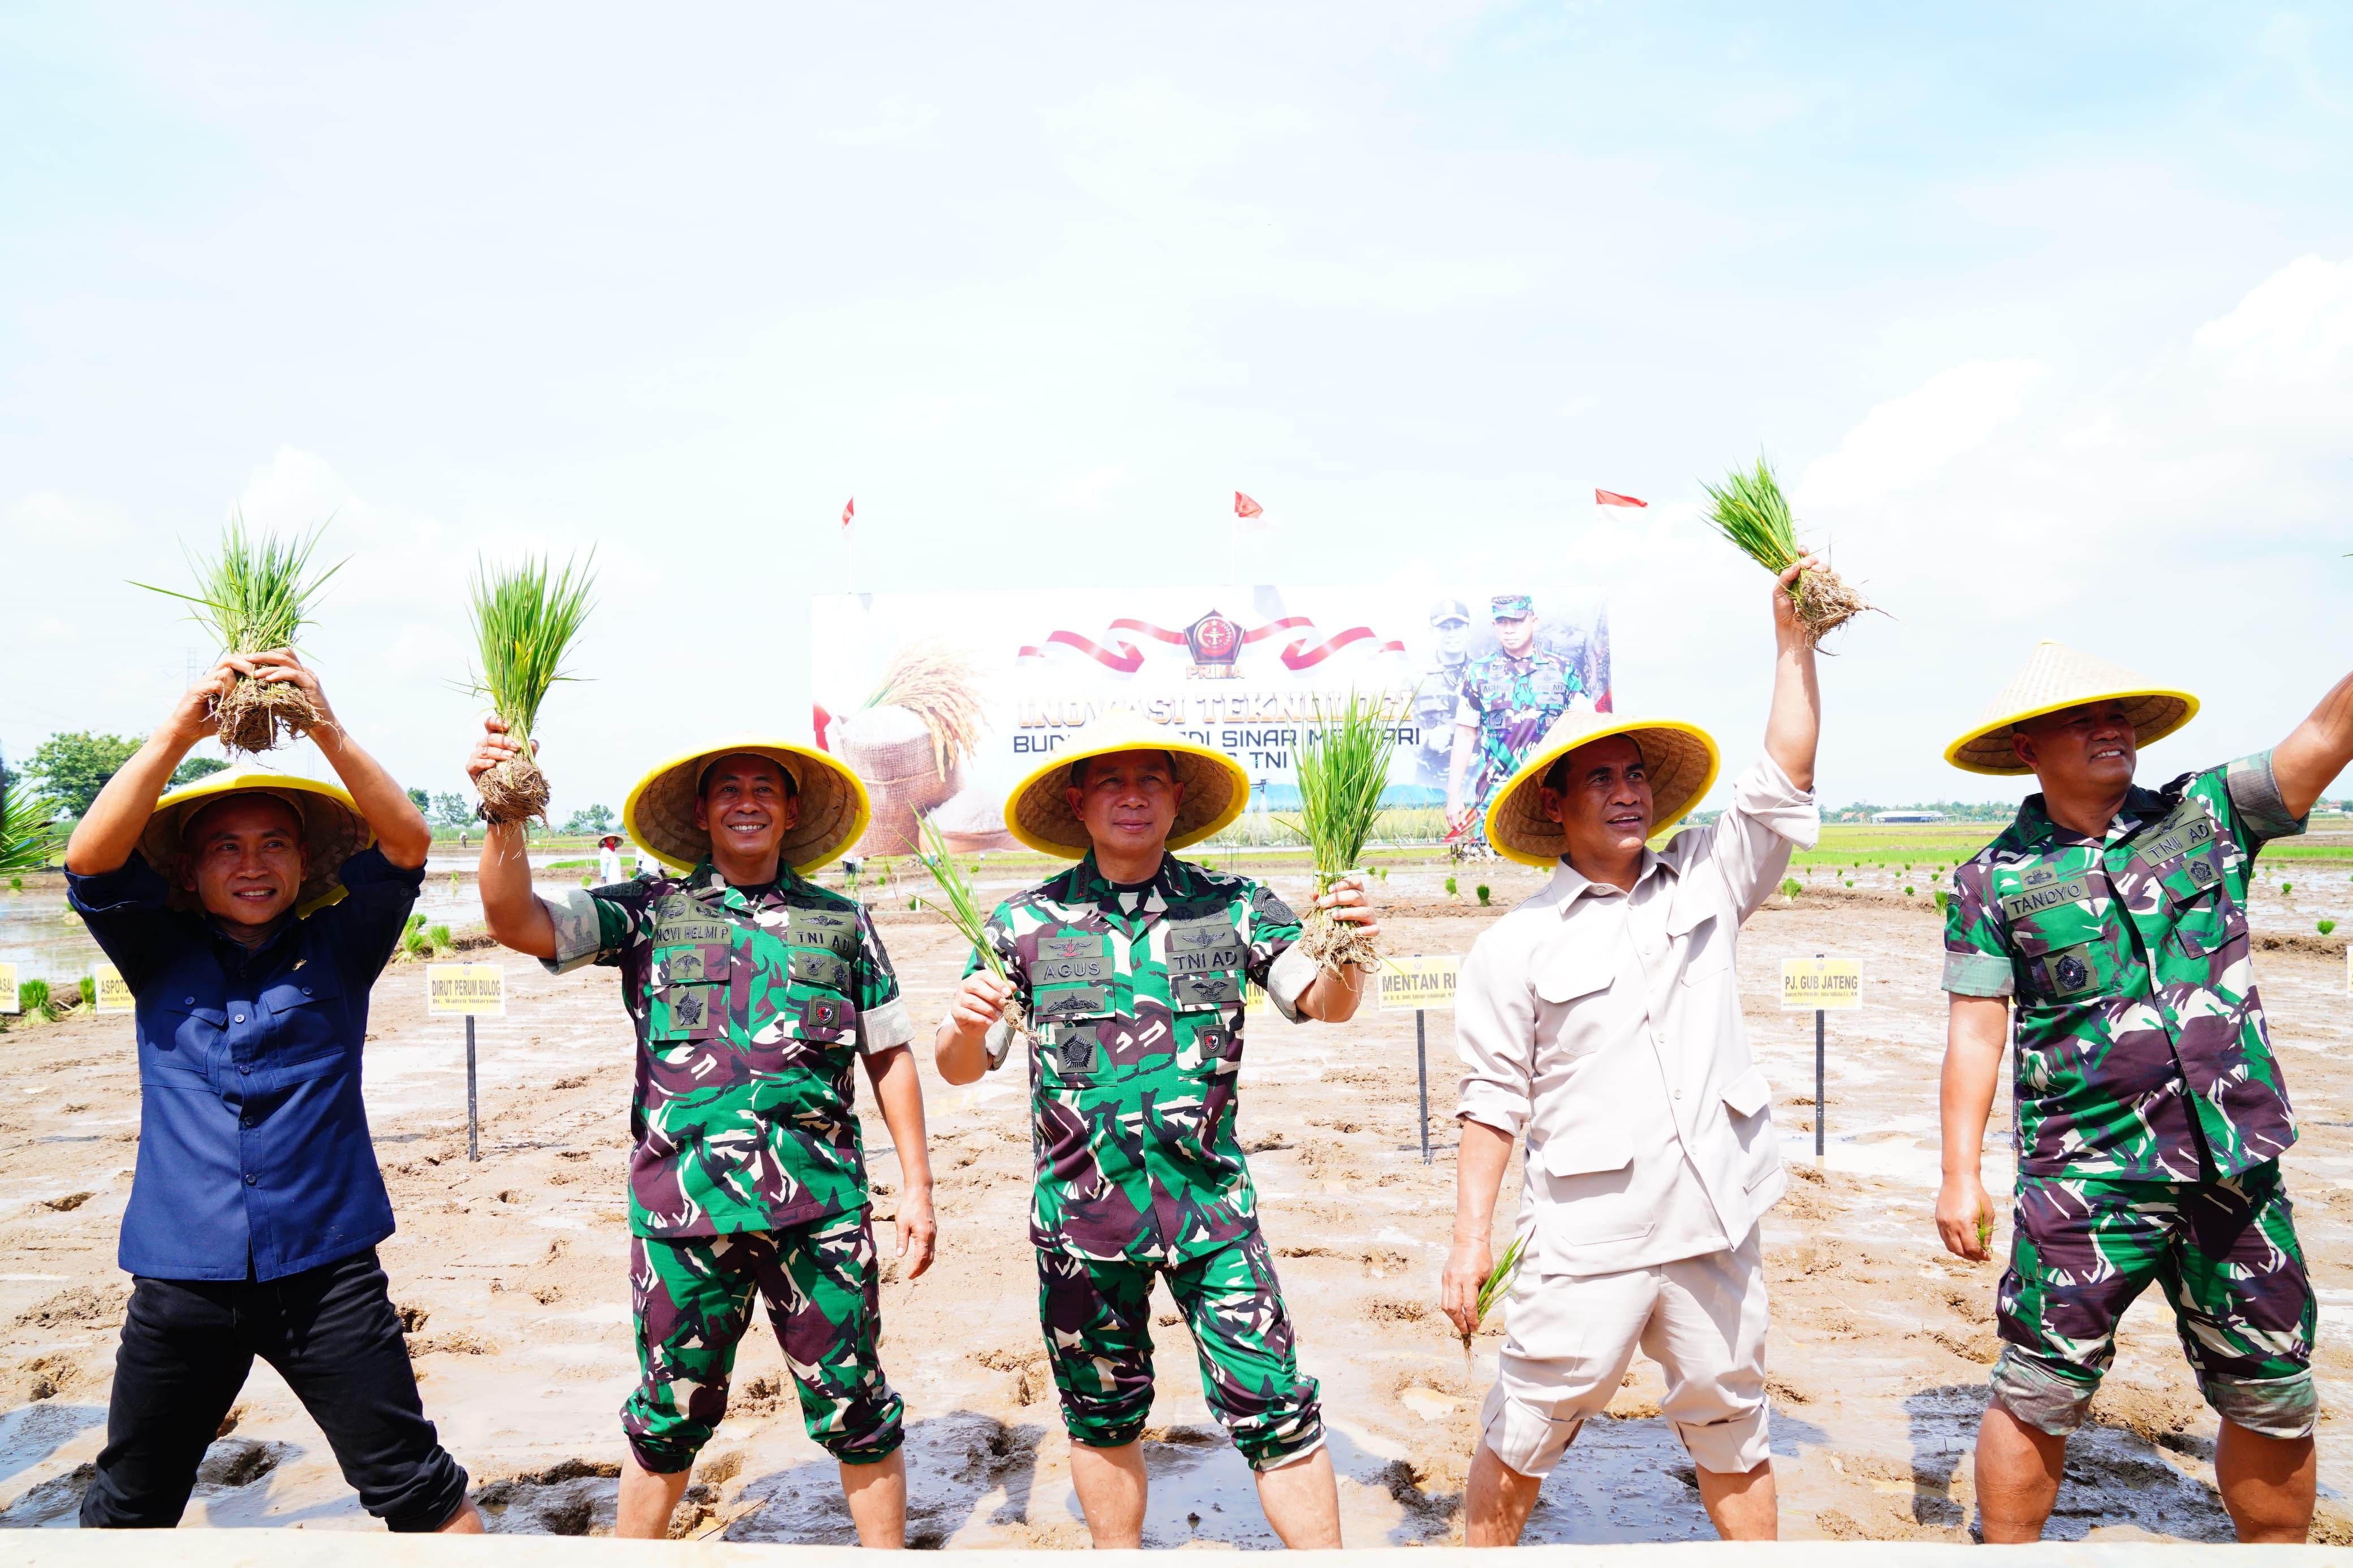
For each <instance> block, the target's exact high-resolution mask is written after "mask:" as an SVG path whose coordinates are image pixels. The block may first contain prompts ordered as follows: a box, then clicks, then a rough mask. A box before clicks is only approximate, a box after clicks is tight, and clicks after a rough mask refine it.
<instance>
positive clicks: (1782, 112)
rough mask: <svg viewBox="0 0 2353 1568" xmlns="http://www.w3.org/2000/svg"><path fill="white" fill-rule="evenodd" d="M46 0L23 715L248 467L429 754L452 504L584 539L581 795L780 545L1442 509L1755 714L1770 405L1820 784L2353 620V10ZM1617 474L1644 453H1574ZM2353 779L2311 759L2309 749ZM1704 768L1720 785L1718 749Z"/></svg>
mask: <svg viewBox="0 0 2353 1568" xmlns="http://www.w3.org/2000/svg"><path fill="white" fill-rule="evenodd" d="M1784 9H1788V10H1790V11H1792V12H1794V13H1796V14H1792V15H1788V16H1766V15H1761V14H1759V13H1758V12H1757V9H1756V8H1754V7H1748V6H1737V5H1678V6H1674V7H1661V6H1650V5H1577V4H1572V5H1558V4H1553V5H1478V4H1429V5H1402V4H1384V3H1381V0H1350V3H1348V4H1340V5H1264V4H1255V5H1217V4H1198V5H1188V6H1184V7H1129V6H1122V7H1113V6H1102V5H994V6H987V7H976V6H961V5H958V6H951V5H899V6H892V7H887V8H886V7H842V6H827V7H818V6H809V5H756V6H754V5H697V6H693V7H674V8H653V7H643V6H627V7H625V6H617V5H506V6H501V5H446V6H435V5H413V6H404V7H398V8H361V7H329V6H317V5H285V6H278V7H240V6H235V5H217V6H207V7H202V8H198V9H195V10H190V9H186V8H179V7H164V6H135V5H106V4H78V5H38V4H25V5H11V6H9V7H7V8H6V9H5V11H0V150H4V152H0V561H5V585H4V586H0V750H5V754H6V755H7V756H8V757H9V758H10V759H11V760H16V759H21V758H22V757H24V756H25V755H26V753H27V752H29V751H30V750H31V748H32V747H33V746H34V745H35V744H37V742H39V741H40V740H41V739H42V738H43V737H45V736H47V734H49V733H51V732H52V731H59V730H79V729H93V730H100V731H115V732H121V733H127V734H141V733H144V732H145V731H147V730H149V729H151V728H153V725H154V724H155V723H156V722H157V721H159V720H160V719H161V717H162V716H163V714H164V711H165V710H166V708H167V707H168V705H169V701H170V699H171V697H172V695H173V694H174V692H175V691H177V690H178V689H180V688H181V687H182V686H183V685H185V679H186V676H187V673H188V668H189V665H190V662H191V660H195V659H201V658H205V657H206V656H207V655H208V654H209V653H210V651H211V650H210V649H209V648H208V647H205V646H204V637H203V634H202V633H201V632H200V631H199V630H198V629H197V628H196V627H195V626H191V625H189V624H188V623H187V622H185V620H182V619H179V618H177V609H176V608H175V607H174V605H173V604H172V602H171V601H169V600H165V599H162V598H158V597H157V596H155V595H152V594H148V593H145V592H143V591H142V590H141V589H139V588H137V587H134V586H132V585H131V581H130V580H132V579H134V578H135V579H141V580H143V581H147V582H156V581H162V582H164V583H166V584H178V583H180V582H181V581H182V580H183V578H184V576H185V570H186V568H185V565H184V564H183V563H182V552H183V549H184V548H185V547H194V548H199V549H202V548H208V547H209V546H210V544H211V543H212V542H213V541H214V540H215V539H216V533H217V530H218V527H219V525H220V523H221V522H222V521H223V520H224V519H225V518H227V516H228V515H229V514H230V513H231V512H232V511H233V510H241V511H242V513H243V515H244V516H245V517H246V518H247V519H248V521H250V522H253V523H255V524H258V525H262V526H266V527H269V528H274V529H280V530H295V529H303V528H309V527H311V526H315V525H316V524H318V523H320V522H321V521H325V520H328V519H330V518H332V522H331V523H329V526H328V531H327V535H326V539H327V542H326V544H325V545H324V546H322V555H324V556H326V557H329V558H341V557H344V556H348V557H349V564H347V565H346V566H345V567H344V568H343V571H342V572H341V574H339V575H338V577H337V578H336V579H335V581H334V584H333V586H332V592H331V593H330V595H329V596H328V598H327V599H326V601H325V603H324V605H322V610H321V615H320V624H319V626H317V627H316V628H315V630H314V631H313V632H311V634H310V635H309V636H308V637H307V638H306V642H305V647H306V648H307V649H308V651H309V653H310V656H311V658H312V660H313V662H315V663H316V665H317V666H318V667H319V668H320V670H321V673H322V679H323V680H324V682H325V684H326V687H327V689H328V691H329V694H330V696H331V697H332V700H333V701H334V703H335V706H336V708H337V710H338V711H339V713H340V715H341V716H342V718H343V721H344V722H345V723H346V724H347V725H348V726H349V728H350V729H351V730H352V731H353V734H354V735H356V736H357V737H358V738H359V739H360V740H361V741H362V742H364V744H365V745H367V746H368V747H369V748H370V749H371V750H372V751H374V752H375V753H376V754H377V755H378V756H380V757H381V758H382V759H383V760H384V761H385V763H387V764H388V765H389V766H390V767H391V768H392V770H393V771H394V773H396V775H397V776H399V777H400V778H401V779H402V780H403V782H404V783H407V784H415V785H417V786H420V787H424V788H427V789H429V790H432V791H435V792H440V791H445V790H457V789H459V788H460V787H461V786H462V779H463V775H462V772H461V766H462V762H463V758H464V756H465V753H466V752H467V750H468V749H469V746H470V738H471V736H472V735H473V734H474V733H476V732H477V712H478V710H477V708H476V706H475V704H474V701H473V700H472V699H470V697H468V696H467V695H466V694H465V692H464V691H463V690H462V689H460V687H461V682H462V678H463V677H464V675H465V672H466V667H467V657H466V630H465V582H466V577H467V574H468V573H469V571H470V568H471V566H472V564H473V563H474V561H475V560H476V558H477V556H478V554H480V553H482V552H488V553H490V554H491V555H493V556H512V555H513V554H516V553H519V552H523V551H526V550H547V551H554V552H557V553H559V554H561V553H564V552H574V551H586V549H588V548H589V547H591V546H594V547H595V549H596V564H597V567H598V570H599V573H600V585H601V595H600V604H599V606H598V608H597V611H596V615H595V616H594V618H593V620H592V622H591V625H590V627H589V630H588V632H587V635H586V639H585V642H584V644H583V646H582V647H581V648H580V650H579V654H578V657H577V661H576V664H577V668H578V669H579V671H580V673H581V674H582V675H583V676H584V677H586V678H587V679H588V680H589V681H590V682H593V684H583V685H580V686H577V687H569V688H564V689H559V691H558V693H557V695H556V696H555V697H554V698H552V699H551V700H550V704H549V709H548V713H547V717H546V720H545V721H544V724H543V746H544V756H545V760H546V762H547V763H548V767H549V770H550V772H551V773H552V774H553V776H554V783H555V789H556V809H557V812H558V814H559V815H560V814H562V813H564V812H565V811H568V810H569V809H571V808H573V807H575V806H577V805H586V804H588V803H589V802H591V801H596V802H601V803H604V804H607V805H612V806H615V807H617V806H618V805H619V804H620V799H621V796H622V795H623V794H624V793H625V792H626V790H627V788H628V784H630V783H631V782H632V781H633V779H634V778H635V777H636V776H637V774H638V773H639V772H640V771H642V769H643V768H644V767H645V766H646V765H647V764H648V763H650V762H651V761H653V760H654V759H656V758H657V757H659V756H662V755H665V754H667V753H669V752H672V751H676V750H679V749H681V748H683V747H685V746H687V745H689V744H691V743H693V742H699V741H701V740H702V739H705V738H707V737H710V736H712V735H714V734H716V733H719V732H722V731H733V730H741V729H767V730H786V731H804V732H805V731H806V729H807V715H808V695H807V668H808V663H809V647H808V644H809V635H810V634H809V619H808V612H807V597H808V595H811V594H812V593H830V592H838V591H840V590H841V589H842V588H843V587H845V586H846V584H847V576H846V574H847V572H848V570H849V562H848V560H847V558H846V552H845V551H844V548H843V542H842V539H841V531H840V529H839V517H840V512H841V508H842V503H843V501H844V500H845V499H847V498H848V497H849V496H851V495H855V496H856V498H857V502H858V516H859V520H860V521H859V542H860V544H859V560H858V567H857V570H858V574H859V584H858V585H859V586H860V588H865V589H898V588H903V589H942V588H956V587H969V588H976V589H977V588H991V587H1016V586H1030V585H1038V584H1043V585H1048V586H1054V587H1073V588H1075V587H1094V586H1104V585H1109V584H1116V583H1118V582H1120V581H1123V580H1127V579H1132V578H1134V576H1136V575H1138V574H1148V575H1151V576H1153V577H1155V578H1156V579H1157V580H1160V581H1193V582H1204V583H1206V582H1215V581H1221V580H1222V579H1223V578H1224V577H1225V576H1226V574H1227V568H1226V552H1227V546H1228V538H1229V535H1228V529H1229V523H1230V521H1231V517H1230V496H1231V492H1232V491H1234V490H1235V489H1243V490H1247V491H1249V492H1250V494H1251V495H1252V496H1254V497H1255V498H1257V500H1260V501H1261V503H1263V505H1264V506H1265V508H1266V519H1267V521H1269V522H1271V524H1273V525H1274V526H1273V527H1272V529H1271V531H1269V532H1267V533H1265V534H1262V535H1257V536H1253V538H1252V539H1251V542H1250V548H1251V550H1252V552H1254V558H1253V560H1252V561H1251V562H1250V564H1249V568H1248V571H1247V574H1248V575H1250V576H1251V577H1252V578H1253V579H1255V580H1258V581H1264V582H1275V583H1289V584H1376V583H1391V582H1400V581H1402V582H1413V581H1418V580H1423V579H1434V578H1446V579H1453V580H1462V579H1471V578H1478V577H1482V576H1485V575H1488V574H1492V573H1493V572H1496V571H1498V570H1507V571H1508V570H1518V569H1520V568H1522V567H1523V566H1524V565H1533V566H1534V567H1535V568H1536V569H1538V570H1540V571H1541V572H1542V573H1543V574H1544V576H1545V578H1546V579H1547V580H1550V579H1554V578H1558V577H1564V576H1566V577H1569V578H1576V579H1580V580H1584V581H1589V582H1590V583H1591V584H1593V585H1595V586H1596V587H1599V588H1601V589H1604V590H1606V591H1607V592H1608V593H1609V596H1610V605H1611V610H1610V616H1611V627H1612V634H1613V637H1614V643H1615V655H1616V660H1617V664H1616V678H1617V689H1618V697H1619V707H1620V709H1621V710H1632V711H1640V712H1645V713H1652V714H1662V715H1669V716H1673V717H1679V718H1685V719H1689V720H1692V721H1696V722H1699V723H1702V724H1704V725H1705V726H1707V727H1708V728H1709V729H1711V730H1712V731H1715V733H1716V734H1717V735H1718V736H1719V737H1720V739H1721V740H1722V741H1723V742H1724V744H1725V750H1726V753H1727V762H1728V763H1731V764H1732V765H1733V768H1734V769H1735V770H1736V768H1737V767H1738V765H1739V764H1740V763H1743V762H1744V761H1745V760H1746V757H1748V756H1750V755H1753V754H1754V752H1755V749H1756V747H1757V741H1758V738H1759V737H1760V735H1761V732H1762V727H1763V720H1764V710H1765V704H1766V698H1767V689H1768V683H1769V664H1770V651H1771V650H1770V638H1769V632H1768V629H1767V607H1766V590H1767V584H1766V581H1765V579H1764V578H1763V577H1762V576H1761V574H1759V573H1758V572H1757V569H1756V568H1755V567H1754V566H1753V565H1751V564H1750V563H1747V562H1746V561H1745V560H1743V559H1741V558H1739V557H1737V556H1736V555H1734V554H1733V553H1732V552H1731V551H1730V550H1729V548H1728V547H1727V546H1725V544H1723V543H1722V542H1720V541H1717V540H1716V539H1715V538H1714V537H1713V536H1712V535H1710V534H1709V533H1707V532H1706V531H1704V528H1703V527H1702V525H1701V523H1700V521H1699V518H1700V505H1699V503H1700V501H1701V500H1702V491H1701V489H1700V486H1701V483H1702V482H1703V481H1704V480H1708V479H1715V477H1717V476H1718V475H1720V474H1722V473H1723V471H1724V470H1725V468H1727V467H1728V466H1730V465H1732V464H1735V463H1738V462H1743V461H1746V460H1748V459H1751V458H1754V457H1755V456H1757V454H1758V453H1760V452H1761V453H1764V454H1766V455H1767V456H1768V457H1769V458H1770V459H1771V461H1772V462H1773V464H1774V465H1775V467H1776V468H1777V469H1778V471H1779V472H1780V474H1781V475H1782V477H1783V479H1784V481H1785V483H1786V484H1788V488H1789V489H1790V490H1791V493H1792V496H1793V500H1795V502H1796V505H1797V509H1798V511H1799V517H1800V519H1801V525H1802V527H1803V530H1804V531H1805V532H1806V533H1807V534H1808V535H1809V536H1810V537H1811V538H1812V539H1814V540H1817V541H1820V542H1825V543H1827V544H1829V545H1830V546H1831V548H1832V549H1833V551H1834V552H1835V559H1836V562H1837V563H1838V565H1839V567H1840V569H1841V572H1842V573H1844V574H1846V575H1848V576H1849V577H1850V578H1852V579H1856V580H1859V581H1860V582H1862V584H1863V585H1864V587H1865V590H1866V591H1867V592H1868V593H1869V594H1870V595H1871V596H1872V597H1873V599H1874V600H1875V601H1876V602H1878V603H1879V604H1880V605H1883V606H1884V607H1885V608H1886V610H1887V611H1888V615H1887V616H1885V617H1873V618H1871V619H1869V620H1867V621H1865V622H1862V623H1859V624H1857V625H1856V626H1853V627H1852V628H1850V629H1849V630H1848V631H1846V632H1844V633H1841V635H1840V637H1839V638H1838V639H1837V640H1836V641H1835V642H1834V644H1833V647H1835V649H1836V655H1837V656H1836V657H1835V658H1831V659H1829V660H1826V661H1825V664H1824V676H1823V681H1822V686H1823V695H1824V706H1825V712H1824V725H1825V730H1824V736H1823V742H1822V762H1821V769H1820V785H1821V790H1822V793H1823V795H1824V796H1825V798H1826V800H1827V801H1828V802H1830V803H1831V804H1838V803H1842V802H1846V801H1852V800H1869V801H1873V802H1876V803H1881V804H1894V803H1902V802H1912V801H1919V800H1928V799H1937V798H1967V799H1997V798H2002V799H2007V798H2014V797H2015V796H2016V795H2018V794H2019V793H2021V791H2020V789H2019V788H2018V787H2016V786H2014V785H2013V784H2011V783H2010V781H2006V780H2000V779H1988V778H1981V777H1978V776H1976V775H1970V774H1965V773H1958V772H1956V771H1954V770H1952V769H1950V768H1949V767H1947V765H1946V764H1945V763H1943V762H1942V761H1941V752H1942V750H1943V747H1944V744H1945V743H1946V742H1947V741H1949V740H1950V739H1951V738H1952V737H1953V736H1954V735H1956V734H1957V732H1959V731H1961V730H1962V729H1963V728H1964V727H1965V726H1966V725H1967V724H1968V721H1969V720H1970V719H1971V718H1972V717H1974V716H1975V714H1976V713H1977V712H1978V710H1979V709H1980V708H1981V707H1982V706H1983V705H1984V704H1985V703H1986V702H1987V701H1988V700H1989V699H1990V698H1991V697H1992V695H1993V694H1994V693H1995V692H1996V691H1997V690H1998V689H2000V686H2001V685H2002V684H2003V683H2004V681H2005V680H2006V679H2008V677H2009V676H2010V673H2011V671H2012V670H2013V669H2014V668H2016V667H2017V666H2018V665H2020V664H2021V662H2022V661H2023V660H2024V659H2025V658H2026V656H2027V654H2028V652H2029V651H2030V650H2031V647H2033V645H2034V643H2035V642H2036V641H2037V640H2038V639H2039V638H2042V637H2058V638H2060V639H2062V640H2063V641H2066V642H2068V643H2070V644H2073V645H2074V646H2076V647H2082V648H2084V649H2086V650H2087V651H2091V652H2094V653H2096V654H2098V655H2099V656H2101V657H2103V658H2107V659H2109V660H2111V661H2114V662H2116V663H2119V664H2122V665H2125V666H2126V667H2128V668H2135V669H2137V670H2140V671H2143V672H2145V673H2146V674H2147V675H2148V676H2149V677H2151V678H2152V679H2156V680H2158V681H2161V682H2163V683H2165V684H2168V685H2174V686H2182V687H2187V688H2189V689H2192V690H2195V691H2197V692H2198V693H2199V694H2200V696H2201V697H2202V699H2203V700H2204V702H2205V710H2204V712H2203V713H2202V714H2201V716H2200V718H2199V719H2198V721H2196V722H2194V723H2193V724H2192V725H2190V726H2189V728H2188V729H2186V730H2185V731H2182V732H2181V734H2180V735H2179V736H2178V737H2176V738H2174V739H2171V740H2168V741H2166V742H2160V743H2159V744H2158V745H2157V746H2155V747H2152V748H2151V749H2150V751H2149V752H2148V753H2147V757H2146V759H2145V761H2144V763H2143V777H2144V780H2145V781H2149V782H2155V781H2159V780H2161V779H2163V778H2164V777H2168V776H2170V775H2171V774H2172V773H2177V772H2179V771H2182V770H2184V769H2187V768H2190V767H2195V766H2201V765H2206V764H2209V763H2215V762H2219V761H2221V760H2223V759H2225V758H2227V757H2230V756H2233V755H2238V754H2242V753H2244V752H2251V751H2254V750H2257V749H2260V748H2261V747H2263V746H2266V745H2269V744H2272V743H2274V742H2276V741H2277V740H2279V739H2280V738H2281V737H2282V736H2284V734H2285V733H2286V732H2287V731H2289V730H2290V729H2291V728H2293V726H2294V725H2295V722H2296V721H2298V720H2299V719H2300V718H2301V717H2302V716H2303V715H2304V714H2305V713H2306V711H2308V710H2309V709H2310V708H2311V707H2312V705H2313V704H2314V703H2315V702H2316V700H2318V698H2319V697H2320V695H2321V693H2322V692H2323V691H2324V690H2325V689H2327V686H2328V685H2329V684H2330V682H2331V681H2333V680H2334V679H2337V677H2338V676H2340V675H2341V674H2343V673H2344V672H2345V670H2346V669H2347V668H2348V667H2353V616H2348V614H2347V613H2346V609H2345V606H2346V605H2347V604H2348V590H2353V561H2348V560H2347V559H2346V558H2345V557H2346V554H2347V552H2348V551H2353V469H2349V468H2348V434H2347V433H2348V431H2353V178H2348V176H2353V17H2348V16H2347V15H2346V14H2345V13H2344V12H2343V11H2342V10H2341V9H2337V10H2331V9H2323V8H2317V7H2316V8H2313V9H2311V10H2307V11H2294V10H2267V9H2263V8H2259V7H2245V6H2213V7H2197V6H2186V5H2147V4H2135V5H2122V4H2117V5H2100V4H2092V5H2055V6H2054V5H2047V4H2042V5H1998V4H1997V5H1976V6H1970V7H1966V8H1929V7H1909V6H1906V7H1889V6H1878V5H1817V6H1810V7H1805V8H1802V10H1801V11H1800V10H1799V8H1784ZM1596 487H1604V488H1607V489H1613V490H1618V491H1622V492H1626V493H1630V494H1632V495H1636V496H1641V497H1643V498H1645V499H1647V500H1650V501H1651V503H1652V504H1651V507H1650V508H1649V509H1648V510H1642V511H1627V510H1618V509H1608V510H1603V509H1597V508H1596V507H1595V506H1594V505H1593V504H1592V491H1593V489H1595V488H1596ZM2340 787H2344V785H2343V784H2342V783H2341V784H2340ZM1722 794H1723V787H1722V786H1719V789H1718V796H1719V800H1720V797H1721V795H1722Z"/></svg>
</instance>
